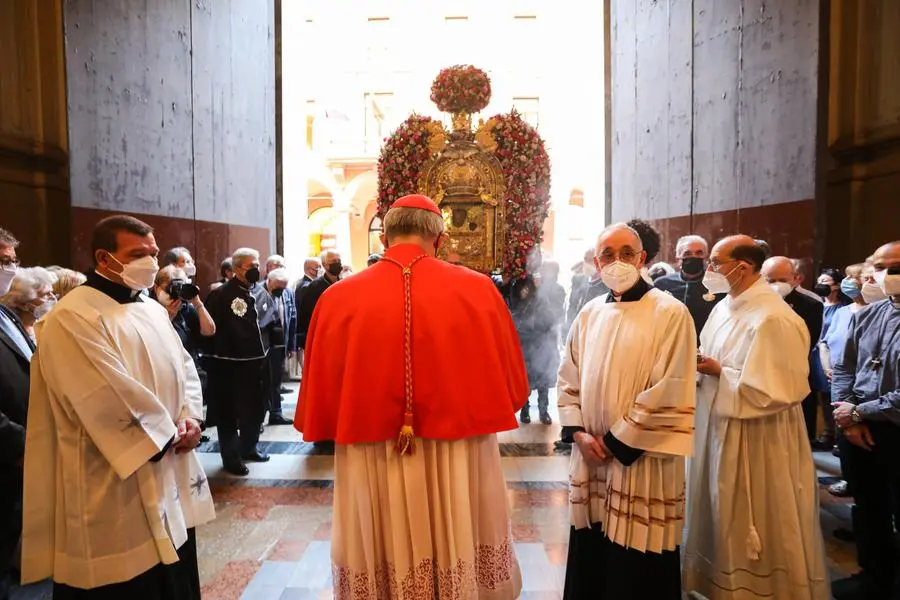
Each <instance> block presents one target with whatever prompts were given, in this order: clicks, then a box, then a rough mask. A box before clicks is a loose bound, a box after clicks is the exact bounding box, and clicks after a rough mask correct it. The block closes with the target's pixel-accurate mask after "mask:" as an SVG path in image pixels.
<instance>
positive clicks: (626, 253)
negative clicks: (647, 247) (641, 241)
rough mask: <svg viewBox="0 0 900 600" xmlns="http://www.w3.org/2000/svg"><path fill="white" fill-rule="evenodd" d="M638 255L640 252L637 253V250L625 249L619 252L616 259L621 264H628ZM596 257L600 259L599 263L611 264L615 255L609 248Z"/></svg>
mask: <svg viewBox="0 0 900 600" xmlns="http://www.w3.org/2000/svg"><path fill="white" fill-rule="evenodd" d="M638 255H640V252H638V251H637V250H633V249H631V248H628V247H625V248H622V249H621V250H619V254H618V259H619V260H620V261H622V262H627V263H630V262H632V261H634V259H635V258H637V257H638ZM597 256H598V257H599V258H600V262H604V263H611V262H613V261H614V260H616V253H615V252H613V251H612V250H611V249H609V248H605V249H604V250H603V251H602V252H601V253H600V254H598V255H597Z"/></svg>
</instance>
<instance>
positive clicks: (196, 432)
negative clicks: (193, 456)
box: [172, 417, 201, 454]
mask: <svg viewBox="0 0 900 600" xmlns="http://www.w3.org/2000/svg"><path fill="white" fill-rule="evenodd" d="M176 425H177V426H178V433H177V434H176V439H177V440H178V441H177V442H175V443H174V444H173V445H172V447H173V448H174V449H175V454H182V453H184V452H190V451H191V450H193V449H194V448H196V447H197V446H199V445H200V433H201V430H200V423H198V422H197V420H196V419H193V418H191V417H186V418H184V419H181V420H180V421H178V422H177V423H176Z"/></svg>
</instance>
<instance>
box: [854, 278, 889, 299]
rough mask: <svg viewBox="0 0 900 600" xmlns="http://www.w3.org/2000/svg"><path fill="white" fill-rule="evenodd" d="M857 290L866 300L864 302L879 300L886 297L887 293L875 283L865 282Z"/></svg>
mask: <svg viewBox="0 0 900 600" xmlns="http://www.w3.org/2000/svg"><path fill="white" fill-rule="evenodd" d="M859 291H860V293H862V297H863V300H865V301H866V304H874V303H876V302H878V301H879V300H884V299H885V298H887V294H885V293H884V290H883V289H881V286H880V285H878V284H877V283H869V282H866V283H864V284H863V285H862V288H860V290H859Z"/></svg>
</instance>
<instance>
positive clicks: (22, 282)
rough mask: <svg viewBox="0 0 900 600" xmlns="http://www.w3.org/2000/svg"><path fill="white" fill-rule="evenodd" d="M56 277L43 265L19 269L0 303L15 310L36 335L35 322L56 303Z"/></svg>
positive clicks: (27, 330)
mask: <svg viewBox="0 0 900 600" xmlns="http://www.w3.org/2000/svg"><path fill="white" fill-rule="evenodd" d="M55 282H56V277H55V276H54V275H53V273H51V272H50V271H48V270H47V269H44V268H43V267H31V268H28V269H19V271H18V272H17V273H16V276H15V277H14V278H13V280H12V285H11V286H10V288H9V292H7V293H6V295H5V296H3V297H2V298H0V303H2V304H3V305H4V306H6V307H7V308H8V309H10V310H11V311H13V312H14V313H15V314H16V316H17V317H19V320H20V321H21V322H22V327H23V328H24V329H25V331H26V332H27V333H28V335H30V336H31V339H32V340H33V341H36V340H35V337H34V324H35V323H37V321H38V320H39V319H40V318H41V317H43V316H44V315H46V314H47V313H48V312H50V310H51V309H52V308H53V306H54V305H55V304H56V296H55V295H54V293H53V284H54V283H55Z"/></svg>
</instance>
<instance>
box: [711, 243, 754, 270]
mask: <svg viewBox="0 0 900 600" xmlns="http://www.w3.org/2000/svg"><path fill="white" fill-rule="evenodd" d="M710 259H711V262H712V263H713V264H724V263H726V262H728V261H743V262H745V263H747V264H749V265H750V266H751V267H753V272H754V273H759V270H760V268H762V264H763V261H764V260H766V258H765V252H764V251H763V249H762V248H761V247H760V246H759V244H757V243H756V240H754V239H753V238H752V237H750V236H749V235H730V236H728V237H726V238H722V239H721V240H719V241H718V242H717V243H716V245H715V246H713V249H712V253H711V254H710Z"/></svg>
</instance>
